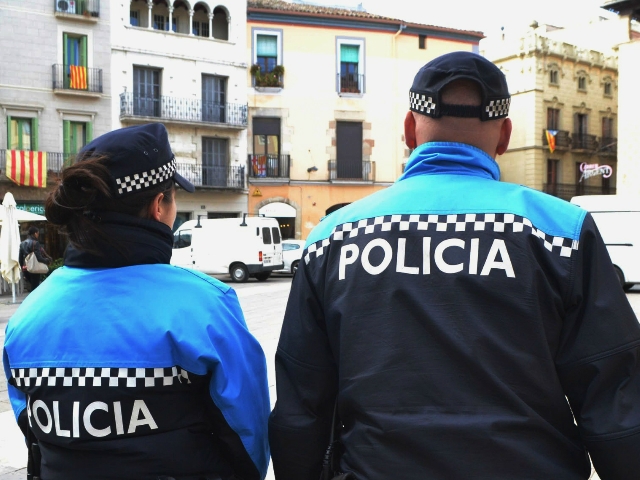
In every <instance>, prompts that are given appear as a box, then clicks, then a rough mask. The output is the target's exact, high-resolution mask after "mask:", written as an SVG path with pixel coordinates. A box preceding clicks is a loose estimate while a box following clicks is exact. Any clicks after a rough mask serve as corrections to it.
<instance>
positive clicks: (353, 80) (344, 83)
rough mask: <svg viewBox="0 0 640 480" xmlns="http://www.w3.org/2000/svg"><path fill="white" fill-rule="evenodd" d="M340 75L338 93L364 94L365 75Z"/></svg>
mask: <svg viewBox="0 0 640 480" xmlns="http://www.w3.org/2000/svg"><path fill="white" fill-rule="evenodd" d="M337 75H338V91H339V92H340V94H341V95H342V94H343V93H353V94H362V93H364V75H354V74H349V75H340V74H339V73H338V74H337Z"/></svg>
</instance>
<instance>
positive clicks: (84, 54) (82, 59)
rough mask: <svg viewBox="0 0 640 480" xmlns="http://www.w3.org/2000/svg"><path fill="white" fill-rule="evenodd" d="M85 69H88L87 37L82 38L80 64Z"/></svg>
mask: <svg viewBox="0 0 640 480" xmlns="http://www.w3.org/2000/svg"><path fill="white" fill-rule="evenodd" d="M78 65H81V66H83V67H86V66H87V65H88V64H87V36H86V35H85V36H82V37H80V63H78Z"/></svg>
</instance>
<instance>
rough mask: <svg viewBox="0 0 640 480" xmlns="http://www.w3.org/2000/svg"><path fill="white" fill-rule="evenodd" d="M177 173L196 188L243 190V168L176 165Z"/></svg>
mask: <svg viewBox="0 0 640 480" xmlns="http://www.w3.org/2000/svg"><path fill="white" fill-rule="evenodd" d="M177 171H178V173H179V174H180V175H182V176H183V177H184V178H186V179H187V180H189V181H190V182H191V183H193V184H194V185H195V186H196V187H219V188H235V189H238V188H245V182H244V167H243V166H241V167H231V166H208V165H202V164H200V163H184V162H179V163H178V164H177Z"/></svg>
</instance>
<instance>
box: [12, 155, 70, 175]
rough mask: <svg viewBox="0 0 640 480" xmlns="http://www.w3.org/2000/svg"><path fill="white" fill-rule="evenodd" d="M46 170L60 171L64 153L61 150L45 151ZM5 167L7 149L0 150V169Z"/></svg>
mask: <svg viewBox="0 0 640 480" xmlns="http://www.w3.org/2000/svg"><path fill="white" fill-rule="evenodd" d="M46 154H47V172H49V173H60V171H62V169H63V168H64V166H65V165H64V158H65V155H64V154H63V153H62V152H46ZM6 167H7V150H0V170H2V172H4V171H5V169H6Z"/></svg>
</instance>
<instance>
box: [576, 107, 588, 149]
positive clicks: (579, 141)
mask: <svg viewBox="0 0 640 480" xmlns="http://www.w3.org/2000/svg"><path fill="white" fill-rule="evenodd" d="M588 133H589V117H588V115H586V114H584V113H576V114H575V115H574V119H573V135H572V138H571V142H572V147H573V148H577V149H587V148H589V147H590V146H591V141H590V138H589V135H588Z"/></svg>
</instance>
